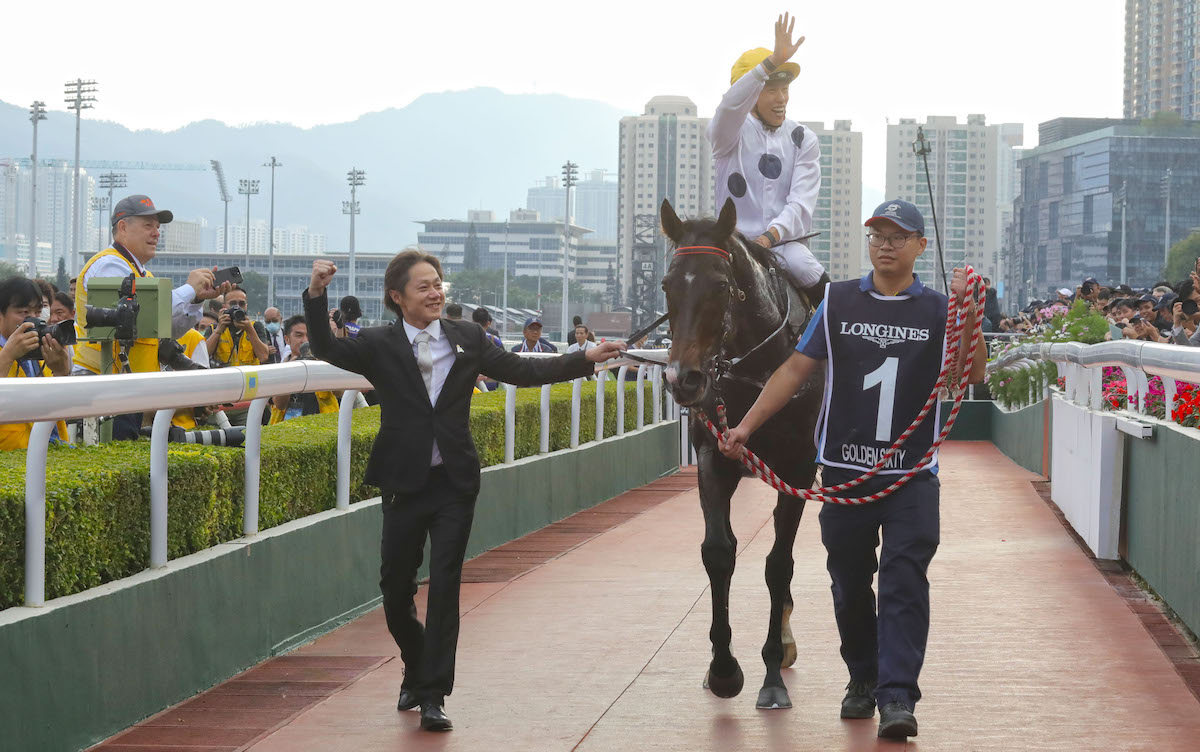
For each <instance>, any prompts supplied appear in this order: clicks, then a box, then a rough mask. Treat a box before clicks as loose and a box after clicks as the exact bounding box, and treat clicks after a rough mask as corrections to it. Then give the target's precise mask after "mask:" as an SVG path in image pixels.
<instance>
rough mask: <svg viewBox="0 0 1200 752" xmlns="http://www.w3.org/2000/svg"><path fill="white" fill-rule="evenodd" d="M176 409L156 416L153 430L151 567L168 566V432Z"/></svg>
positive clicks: (151, 452)
mask: <svg viewBox="0 0 1200 752" xmlns="http://www.w3.org/2000/svg"><path fill="white" fill-rule="evenodd" d="M174 415H175V411H174V410H169V409H168V410H159V411H157V412H155V413H154V425H153V428H151V430H150V568H151V569H158V568H159V567H165V566H166V565H167V432H168V431H169V430H170V428H171V417H172V416H174Z"/></svg>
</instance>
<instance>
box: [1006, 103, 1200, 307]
mask: <svg viewBox="0 0 1200 752" xmlns="http://www.w3.org/2000/svg"><path fill="white" fill-rule="evenodd" d="M1017 166H1018V170H1019V174H1020V177H1021V194H1020V196H1018V197H1017V199H1016V201H1015V202H1014V207H1013V210H1014V231H1013V234H1014V252H1015V253H1014V256H1015V258H1014V263H1016V264H1019V268H1020V271H1019V273H1015V274H1013V275H1010V278H1015V279H1016V280H1017V282H1016V283H1015V284H1016V285H1017V293H1018V299H1019V302H1020V303H1021V304H1022V305H1023V304H1024V303H1025V302H1027V301H1028V300H1030V299H1033V298H1036V299H1042V300H1045V299H1046V298H1048V297H1049V298H1052V297H1054V296H1053V295H1052V292H1053V290H1055V289H1058V288H1062V287H1066V288H1067V289H1069V290H1072V291H1073V290H1074V289H1075V286H1076V285H1078V284H1079V283H1080V282H1081V281H1082V280H1083V279H1085V278H1087V277H1095V278H1096V279H1097V280H1099V281H1100V283H1101V284H1109V283H1112V284H1116V283H1119V282H1126V283H1128V284H1129V285H1131V286H1132V287H1134V288H1139V287H1149V286H1151V285H1153V284H1154V283H1156V282H1158V281H1159V280H1161V279H1162V273H1163V268H1164V266H1165V260H1166V251H1167V248H1168V247H1169V246H1170V245H1171V244H1172V243H1176V242H1179V241H1180V240H1183V239H1184V238H1185V237H1187V236H1188V234H1189V233H1191V232H1192V231H1193V229H1194V228H1196V227H1200V202H1197V201H1195V200H1194V198H1193V197H1194V196H1196V195H1200V137H1197V135H1196V133H1195V132H1194V131H1192V130H1191V129H1190V128H1186V127H1182V128H1162V127H1155V126H1150V127H1145V126H1140V125H1113V126H1108V127H1105V128H1100V129H1098V130H1095V131H1092V132H1091V133H1082V134H1079V135H1076V136H1073V137H1071V138H1067V139H1064V140H1062V141H1056V142H1052V143H1044V144H1039V145H1038V147H1037V148H1035V149H1028V150H1025V151H1024V152H1022V153H1021V155H1020V158H1019V160H1018V163H1017ZM1168 186H1169V191H1168V190H1167V188H1168ZM1122 193H1124V195H1125V197H1126V201H1127V205H1126V208H1125V228H1124V229H1125V233H1124V234H1125V265H1124V269H1125V273H1124V275H1122V264H1121V256H1122V252H1121V245H1122V244H1121V236H1122V227H1121V195H1122ZM1168 196H1169V197H1170V201H1171V203H1170V208H1169V210H1168V204H1167V199H1168ZM1168 211H1169V216H1170V227H1169V229H1168V226H1167V216H1168ZM1171 281H1172V282H1177V281H1178V280H1171Z"/></svg>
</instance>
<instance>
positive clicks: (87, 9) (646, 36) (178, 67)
mask: <svg viewBox="0 0 1200 752" xmlns="http://www.w3.org/2000/svg"><path fill="white" fill-rule="evenodd" d="M137 7H138V6H128V7H122V9H121V10H120V11H115V10H114V9H113V6H106V5H104V4H102V3H101V4H97V3H94V2H91V3H81V2H75V1H74V0H71V1H70V2H56V3H15V2H14V3H8V4H6V7H5V9H4V10H3V11H0V18H3V21H4V26H5V28H6V33H5V34H4V42H3V60H4V72H3V75H0V99H2V100H4V101H7V102H11V103H15V104H22V105H24V104H28V103H29V102H31V101H33V100H34V99H41V100H44V101H45V102H46V104H47V105H48V107H49V108H51V109H64V108H65V105H64V104H63V103H62V84H63V82H64V81H66V80H68V79H73V78H75V77H77V76H78V77H83V78H93V79H96V80H97V81H98V82H99V84H100V92H99V97H100V101H99V102H98V103H97V107H96V109H95V110H94V111H93V112H91V113H89V114H88V116H89V117H96V118H103V119H106V120H114V121H117V122H120V123H122V124H124V125H126V126H129V127H132V128H156V129H172V128H177V127H179V126H181V125H183V124H185V123H188V122H190V121H193V120H200V119H205V118H215V119H218V120H222V121H224V122H227V123H230V124H244V123H251V122H256V121H284V122H290V123H295V124H297V125H301V126H311V125H315V124H318V123H329V122H339V121H345V120H351V119H354V118H355V117H356V116H358V115H361V114H362V113H365V112H371V111H375V110H381V109H385V108H388V107H402V106H404V105H406V104H407V103H409V102H411V101H412V100H413V99H414V98H415V97H417V96H418V95H420V94H422V93H425V92H436V91H444V90H448V89H464V88H470V87H473V86H493V87H496V88H499V89H501V90H503V91H506V92H513V93H527V92H538V93H549V92H553V93H561V94H566V95H569V96H572V97H581V98H588V99H596V100H600V101H604V102H608V103H610V104H613V105H616V106H618V107H620V108H623V109H625V110H628V111H630V112H639V113H640V112H641V111H642V106H643V105H644V104H645V102H646V101H647V100H648V99H649V98H650V97H652V96H654V95H657V94H682V95H686V96H689V97H691V98H692V99H693V100H694V101H695V102H696V103H697V105H699V107H700V111H701V113H703V114H708V113H711V111H712V109H713V107H714V106H715V105H716V103H717V101H718V100H719V99H720V96H721V94H722V93H723V92H724V90H725V89H726V88H727V84H728V81H729V69H730V66H731V65H732V63H733V61H734V60H735V59H736V58H737V56H738V55H739V54H741V53H742V52H743V51H744V50H746V49H749V48H751V47H757V46H763V47H768V48H769V47H770V46H771V44H772V39H773V37H772V30H773V22H774V20H775V17H776V15H777V14H778V13H779V12H781V11H784V10H790V11H792V12H794V13H796V14H798V16H799V18H798V21H797V24H796V28H797V31H801V30H802V33H803V34H804V35H805V36H807V38H808V40H807V41H806V42H805V44H804V46H803V47H802V48H801V49H800V52H799V53H798V54H797V56H796V58H795V60H796V61H797V62H799V63H800V65H801V67H802V69H803V71H802V73H801V77H800V79H799V80H798V81H797V82H796V83H795V84H793V85H792V102H791V105H790V107H789V110H788V115H789V117H792V118H794V119H797V120H822V121H825V122H827V123H832V121H833V120H834V119H850V120H853V122H854V127H855V129H857V130H861V131H863V133H864V183H865V184H866V185H867V186H868V187H869V188H870V187H873V188H874V189H875V190H881V189H882V186H883V182H884V166H883V158H884V153H885V152H884V148H885V146H884V128H885V124H886V120H885V119H886V118H891V119H892V121H893V122H895V119H896V118H900V117H918V118H923V117H924V116H925V115H928V114H937V115H957V116H959V117H960V118H963V117H965V116H966V115H967V114H968V113H983V114H985V115H987V117H988V122H989V123H998V122H1010V121H1015V122H1022V123H1025V125H1026V130H1025V144H1026V146H1032V145H1035V144H1036V141H1037V131H1036V126H1037V123H1038V122H1039V121H1042V120H1047V119H1050V118H1053V117H1058V116H1060V115H1075V116H1109V117H1119V116H1120V115H1121V87H1122V65H1123V44H1124V40H1123V23H1124V2H1123V0H1090V1H1089V2H1081V1H1080V0H1072V1H1066V0H1008V1H1007V2H1004V3H987V4H984V3H979V2H971V1H969V0H925V1H924V2H915V3H910V2H883V1H881V0H858V1H857V2H856V1H854V0H842V1H841V2H821V3H807V4H803V5H802V4H798V3H797V4H793V5H792V6H791V7H788V6H786V5H783V4H781V3H777V2H773V3H764V2H759V1H758V0H739V1H738V2H731V1H730V0H726V1H725V2H707V1H706V2H695V1H690V2H689V1H687V0H684V1H682V2H672V3H664V2H653V1H649V2H648V1H647V0H640V1H638V2H628V1H626V0H607V1H606V2H594V3H588V4H581V3H569V2H562V1H561V0H557V1H555V2H542V1H541V0H539V1H537V2H521V3H496V2H477V1H476V0H460V1H459V2H455V3H438V2H434V3H424V2H413V1H412V0H409V2H403V3H395V4H392V3H389V4H386V5H385V4H384V3H378V2H376V3H370V2H357V1H356V0H341V1H340V2H336V3H320V4H317V3H309V2H295V1H294V0H293V1H292V2H275V1H271V2H266V1H264V0H252V1H250V2H247V1H246V0H242V1H241V2H227V1H226V0H209V2H204V3H200V2H195V1H193V2H186V3H184V2H175V1H174V0H167V1H166V2H160V3H156V4H152V5H150V6H143V7H144V8H145V10H144V11H139V10H136V8H137ZM486 117H487V113H480V118H481V121H485V120H486ZM613 133H614V136H613V137H614V138H616V130H615V129H614V131H613ZM398 148H403V145H398ZM608 167H610V168H611V169H614V170H615V168H616V165H615V164H614V165H609V166H608ZM866 209H868V207H864V210H866Z"/></svg>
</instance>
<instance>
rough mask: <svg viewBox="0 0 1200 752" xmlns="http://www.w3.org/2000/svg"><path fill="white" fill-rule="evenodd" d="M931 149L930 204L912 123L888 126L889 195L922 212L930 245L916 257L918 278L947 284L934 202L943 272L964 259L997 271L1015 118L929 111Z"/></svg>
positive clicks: (1019, 130) (1017, 127) (1016, 135)
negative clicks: (963, 117) (963, 118)
mask: <svg viewBox="0 0 1200 752" xmlns="http://www.w3.org/2000/svg"><path fill="white" fill-rule="evenodd" d="M921 127H922V128H923V130H924V133H925V138H926V140H927V141H928V146H929V148H930V149H931V152H930V154H929V156H928V162H929V176H930V184H931V185H932V187H933V203H932V204H930V200H929V188H928V186H927V184H926V180H925V164H924V160H923V159H922V158H921V157H920V156H918V155H917V154H916V153H915V152H914V151H913V142H914V141H916V139H917V128H918V124H917V121H916V120H915V119H912V118H902V119H901V120H900V122H899V123H898V124H889V125H888V129H887V130H888V146H887V189H886V197H887V198H900V199H904V200H905V201H911V202H912V203H914V204H916V205H917V207H918V208H919V209H920V210H921V213H922V214H924V215H925V234H926V236H927V237H928V238H929V247H928V250H926V251H925V253H924V255H922V256H921V257H920V258H919V259H917V265H916V272H917V273H918V274H919V275H920V276H921V278H922V280H923V281H925V282H926V283H928V284H932V285H934V286H936V287H937V289H939V290H942V291H943V292H944V291H945V285H944V284H943V282H942V276H941V268H940V266H939V264H938V258H937V256H938V254H937V238H936V237H935V234H934V226H933V214H934V212H933V210H934V209H936V210H937V211H936V213H937V219H938V224H939V225H940V228H939V229H940V230H941V243H942V249H943V253H944V255H945V271H946V276H947V278H949V275H950V272H951V271H952V270H953V269H954V267H957V266H962V265H963V264H970V265H971V266H973V267H974V268H975V270H976V271H978V272H979V273H980V274H982V275H984V276H986V277H992V278H993V279H999V278H1002V269H1001V259H1002V255H1001V253H1000V249H1001V248H1002V246H1003V243H1004V214H1005V212H1006V211H1007V207H1008V206H1009V202H1010V201H1011V199H1012V195H1013V188H1012V180H1013V170H1012V165H1011V162H1012V160H1013V158H1014V154H1013V146H1014V145H1016V144H1020V143H1021V140H1022V138H1023V135H1022V134H1023V132H1024V130H1023V127H1022V126H1021V124H1019V123H1005V124H1001V125H988V124H987V119H986V118H985V117H984V116H983V115H968V116H967V122H966V123H959V122H958V118H956V117H939V116H931V117H929V118H927V119H926V121H925V123H924V124H923V125H922V126H921Z"/></svg>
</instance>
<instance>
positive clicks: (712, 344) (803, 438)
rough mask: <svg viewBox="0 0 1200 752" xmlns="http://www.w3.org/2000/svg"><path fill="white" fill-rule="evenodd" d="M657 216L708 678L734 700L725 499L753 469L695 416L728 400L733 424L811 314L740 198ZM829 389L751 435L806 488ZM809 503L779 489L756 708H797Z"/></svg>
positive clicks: (815, 388) (738, 674)
mask: <svg viewBox="0 0 1200 752" xmlns="http://www.w3.org/2000/svg"><path fill="white" fill-rule="evenodd" d="M660 213H661V220H662V230H663V234H664V235H665V236H666V237H667V238H668V239H669V240H670V241H671V243H672V244H673V245H674V247H675V249H676V252H675V255H674V256H673V257H672V259H671V262H670V264H669V266H668V267H667V272H666V275H665V276H664V277H663V282H662V288H663V291H664V292H665V293H666V300H667V315H668V317H669V319H670V322H671V323H670V326H671V338H672V343H671V349H670V354H669V356H668V361H669V362H668V365H667V369H666V373H665V375H666V380H667V385H668V388H669V389H670V390H671V393H672V396H673V397H674V399H675V401H676V402H677V403H678V404H679V405H680V406H683V407H688V408H690V413H691V418H690V428H691V441H692V445H693V446H694V447H695V449H696V454H697V457H698V460H697V462H698V466H699V467H698V476H699V481H700V507H701V510H702V512H703V514H704V542H703V544H702V545H701V546H700V556H701V559H702V560H703V562H704V568H705V569H706V570H707V572H708V578H709V583H710V584H711V587H712V625H711V628H710V630H709V640H710V641H711V642H712V661H711V662H710V663H709V666H708V673H707V675H706V676H705V680H704V686H705V687H707V688H708V689H709V690H710V691H711V692H712V693H713V694H714V695H716V696H718V697H723V698H730V697H735V696H736V695H738V694H739V693H740V692H741V691H742V685H743V684H744V681H745V678H744V676H743V674H742V669H741V667H740V666H739V665H738V661H737V659H736V658H735V657H734V656H733V653H732V652H731V651H730V640H731V638H732V632H731V629H730V626H729V586H730V580H731V579H732V577H733V570H734V561H735V558H736V555H737V539H736V538H735V537H734V534H733V529H732V527H731V526H730V523H729V500H730V497H731V496H732V495H733V492H734V490H735V489H736V488H737V486H738V483H739V481H740V480H741V478H742V477H743V476H744V475H746V474H747V473H745V471H744V469H743V466H742V465H741V463H739V462H737V461H735V460H731V459H729V458H728V457H726V456H725V455H723V454H721V452H720V451H719V450H718V447H717V441H716V438H715V437H714V436H713V435H712V434H711V433H710V432H709V430H708V429H707V427H706V426H705V424H704V423H703V422H702V419H701V418H700V416H699V415H698V413H699V412H700V411H703V413H704V415H706V416H708V417H710V418H711V419H713V420H714V421H715V420H716V416H717V405H718V404H719V403H720V402H721V401H723V402H724V404H725V406H726V409H727V412H728V416H729V424H730V425H731V426H732V425H736V424H737V423H738V422H739V421H740V420H741V419H742V417H743V416H744V415H745V414H746V412H748V411H749V409H750V407H751V406H752V405H753V404H754V401H755V399H757V398H758V395H759V393H760V392H761V391H762V388H763V385H764V384H765V383H766V380H767V379H768V378H770V375H771V373H773V372H774V371H775V369H776V368H778V367H779V366H780V364H782V363H783V362H784V360H786V359H787V358H788V357H789V356H790V355H791V354H792V352H794V348H795V345H796V338H797V337H798V335H799V331H797V330H796V328H795V327H794V325H793V326H789V321H788V319H789V313H794V311H793V307H794V306H796V305H800V306H802V307H803V308H804V312H805V314H807V313H808V310H807V305H806V304H805V303H800V302H799V301H798V300H797V297H796V295H795V294H794V293H793V294H792V297H791V302H789V290H788V288H789V283H788V282H787V278H786V276H785V274H784V272H783V270H782V269H780V268H779V266H778V265H777V262H776V261H775V258H774V255H773V254H772V253H771V252H770V251H769V250H767V249H766V248H763V247H762V246H761V245H759V244H757V243H753V242H750V241H748V240H747V239H746V238H745V237H744V236H743V235H741V233H739V232H737V231H736V221H737V215H736V209H735V208H734V204H733V201H732V199H730V200H727V201H726V202H725V205H724V206H723V207H722V208H721V212H720V215H719V216H718V217H717V219H716V220H715V221H714V220H712V219H696V220H688V221H683V220H680V218H679V217H678V216H677V215H676V214H675V210H674V209H673V208H672V206H671V203H670V202H669V201H667V200H664V201H663V203H662V207H661V212H660ZM806 318H807V316H805V319H806ZM793 321H794V319H793ZM806 323H807V321H806V320H805V321H804V322H803V324H801V325H800V326H803V325H804V324H806ZM823 391H824V376H823V375H817V376H815V377H814V378H813V379H812V380H811V381H810V382H809V383H808V384H806V385H805V386H804V387H802V388H801V390H800V391H799V392H798V393H797V394H796V395H795V396H794V397H793V399H792V400H791V402H790V403H789V404H788V405H787V406H786V407H785V408H784V409H783V410H781V411H780V412H779V413H778V414H776V415H775V416H774V417H772V418H771V419H770V420H768V421H767V422H766V423H765V424H763V426H762V427H761V428H760V429H759V430H758V431H756V432H755V433H754V435H753V436H752V437H751V438H750V441H749V444H748V448H749V449H750V450H751V451H753V452H754V453H755V454H757V455H758V456H759V457H761V458H762V459H763V460H764V461H765V462H766V463H767V464H768V465H769V466H770V467H771V468H773V469H774V470H775V472H776V473H777V474H778V475H779V476H780V477H781V478H783V479H784V480H785V481H787V482H788V483H789V484H790V485H792V486H794V487H796V488H808V487H810V486H811V485H812V482H813V479H814V478H815V476H816V446H815V441H814V438H813V431H814V428H815V425H816V421H817V417H818V413H819V410H820V404H821V399H822V393H823ZM803 512H804V500H803V499H798V498H795V497H792V496H788V495H785V494H783V493H780V494H779V495H778V498H777V499H776V502H775V511H774V523H775V544H774V546H773V547H772V549H771V552H770V554H769V555H768V556H767V564H766V582H767V589H768V591H769V592H770V595H771V611H770V616H769V619H768V623H767V639H766V642H765V643H764V644H763V648H762V658H763V662H764V663H765V664H766V669H767V673H766V678H765V679H764V681H763V686H762V689H761V690H760V691H759V694H758V700H757V702H756V706H757V707H759V708H764V709H775V708H790V707H791V706H792V703H791V698H790V697H789V696H788V691H787V686H786V685H785V684H784V681H783V676H782V674H781V669H783V668H787V667H789V666H791V665H792V664H793V663H794V662H795V661H796V641H795V638H794V636H793V634H792V629H791V624H790V618H791V614H792V605H793V604H792V595H791V581H792V569H793V559H792V545H793V543H794V542H795V540H796V530H797V528H798V527H799V524H800V517H801V514H802V513H803Z"/></svg>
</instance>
